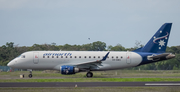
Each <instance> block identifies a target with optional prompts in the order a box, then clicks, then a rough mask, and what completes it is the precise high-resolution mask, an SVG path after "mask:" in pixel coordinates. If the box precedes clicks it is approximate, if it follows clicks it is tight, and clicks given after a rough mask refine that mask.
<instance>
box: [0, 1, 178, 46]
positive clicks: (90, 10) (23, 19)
mask: <svg viewBox="0 0 180 92" xmlns="http://www.w3.org/2000/svg"><path fill="white" fill-rule="evenodd" d="M164 23H173V25H172V29H171V34H170V38H169V42H168V46H179V45H180V41H179V39H180V31H179V30H180V0H0V46H2V45H5V44H6V43H7V42H14V44H15V45H18V46H32V45H33V44H51V43H56V45H64V44H70V45H75V44H76V45H82V44H88V43H92V42H95V41H102V42H105V43H106V45H107V46H109V45H112V46H115V45H117V44H121V45H122V46H123V47H125V48H131V47H134V46H135V42H136V41H139V42H141V44H143V45H145V44H146V43H147V42H148V41H149V40H150V38H151V37H152V36H153V35H154V34H155V32H156V31H157V30H158V29H159V28H160V27H161V26H162V25H163V24H164ZM88 38H90V40H89V39H88Z"/></svg>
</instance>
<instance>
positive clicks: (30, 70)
mask: <svg viewBox="0 0 180 92" xmlns="http://www.w3.org/2000/svg"><path fill="white" fill-rule="evenodd" d="M29 73H30V74H29V75H28V77H29V78H32V77H33V75H32V69H29Z"/></svg>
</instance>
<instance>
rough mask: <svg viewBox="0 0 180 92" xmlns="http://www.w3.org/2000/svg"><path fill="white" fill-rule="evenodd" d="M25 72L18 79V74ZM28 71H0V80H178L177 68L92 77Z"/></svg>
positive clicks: (123, 71)
mask: <svg viewBox="0 0 180 92" xmlns="http://www.w3.org/2000/svg"><path fill="white" fill-rule="evenodd" d="M20 74H25V78H23V79H20V78H19V75H20ZM28 74H29V72H28V71H15V72H0V82H158V81H180V71H179V70H165V71H164V70H157V71H154V70H141V71H139V70H114V71H105V72H104V71H99V72H93V74H94V76H93V78H86V76H85V75H86V72H82V73H76V74H75V75H61V74H60V73H58V71H50V70H46V71H33V78H28Z"/></svg>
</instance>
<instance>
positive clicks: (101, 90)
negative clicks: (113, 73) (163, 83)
mask: <svg viewBox="0 0 180 92" xmlns="http://www.w3.org/2000/svg"><path fill="white" fill-rule="evenodd" d="M0 91H1V92H180V87H93V88H90V87H89V88H87V87H77V88H72V87H71V88H69V87H66V88H58V87H56V88H0Z"/></svg>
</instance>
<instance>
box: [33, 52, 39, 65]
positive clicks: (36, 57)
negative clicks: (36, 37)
mask: <svg viewBox="0 0 180 92" xmlns="http://www.w3.org/2000/svg"><path fill="white" fill-rule="evenodd" d="M33 62H34V64H38V62H39V53H38V52H34V56H33Z"/></svg>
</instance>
